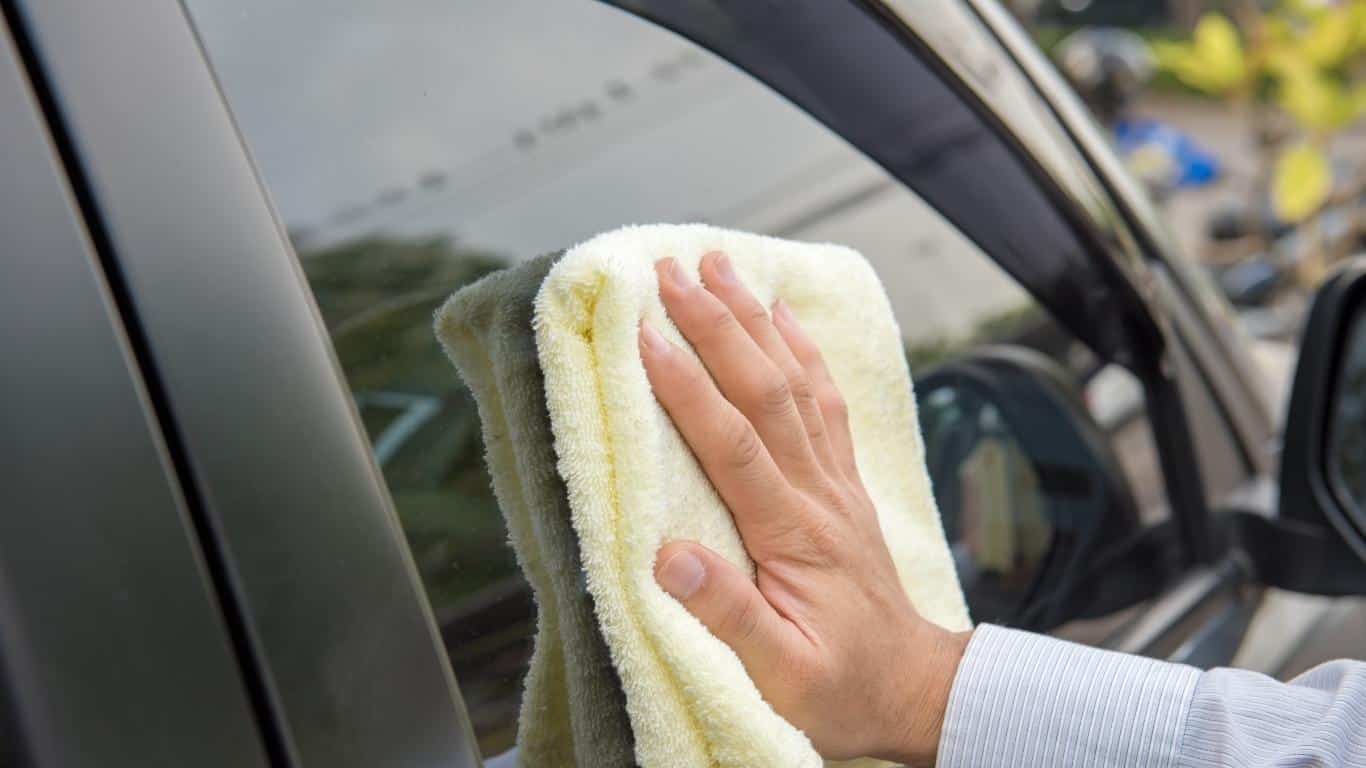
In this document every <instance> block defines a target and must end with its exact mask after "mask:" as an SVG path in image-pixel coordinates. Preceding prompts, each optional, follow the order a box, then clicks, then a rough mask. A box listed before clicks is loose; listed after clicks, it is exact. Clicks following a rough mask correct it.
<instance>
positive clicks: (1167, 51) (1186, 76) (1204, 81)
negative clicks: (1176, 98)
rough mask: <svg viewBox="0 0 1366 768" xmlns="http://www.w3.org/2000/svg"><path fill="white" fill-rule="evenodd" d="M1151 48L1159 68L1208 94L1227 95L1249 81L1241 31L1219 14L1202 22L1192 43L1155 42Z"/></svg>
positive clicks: (1212, 15) (1203, 17)
mask: <svg viewBox="0 0 1366 768" xmlns="http://www.w3.org/2000/svg"><path fill="white" fill-rule="evenodd" d="M1150 47H1151V50H1152V53H1153V58H1154V59H1155V60H1156V61H1157V65H1158V66H1159V67H1161V68H1163V69H1165V70H1167V71H1169V72H1171V73H1172V74H1174V75H1176V77H1177V78H1178V79H1179V80H1181V81H1182V82H1184V83H1186V84H1187V85H1189V86H1191V87H1192V88H1197V89H1199V90H1202V91H1205V92H1206V93H1210V94H1215V95H1219V94H1223V93H1227V92H1229V91H1231V90H1233V89H1235V88H1237V87H1238V86H1239V85H1241V84H1242V83H1243V81H1244V79H1245V78H1246V74H1247V67H1246V64H1245V62H1244V60H1243V46H1242V43H1241V42H1240V41H1239V39H1238V30H1237V29H1236V28H1234V26H1233V23H1232V22H1231V21H1229V20H1228V19H1227V18H1226V17H1224V16H1222V15H1220V14H1217V13H1207V14H1205V15H1204V16H1202V17H1201V18H1200V21H1199V22H1198V23H1197V24H1196V25H1195V33H1194V35H1193V36H1192V37H1191V40H1190V42H1189V43H1182V42H1175V41H1154V42H1153V43H1152V44H1151V46H1150Z"/></svg>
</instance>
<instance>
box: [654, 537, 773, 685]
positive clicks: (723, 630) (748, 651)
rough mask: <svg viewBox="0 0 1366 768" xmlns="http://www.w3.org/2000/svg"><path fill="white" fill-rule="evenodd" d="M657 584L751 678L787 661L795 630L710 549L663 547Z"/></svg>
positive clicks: (693, 544)
mask: <svg viewBox="0 0 1366 768" xmlns="http://www.w3.org/2000/svg"><path fill="white" fill-rule="evenodd" d="M655 580H656V581H658V582H659V586H660V587H662V588H663V589H664V591H665V592H668V593H669V594H670V595H672V596H673V597H674V598H675V599H676V600H678V601H679V602H680V603H682V604H683V607H684V608H687V609H688V612H689V613H691V614H692V615H693V616H695V617H697V620H698V621H700V622H702V624H703V625H704V626H705V627H706V628H707V629H708V630H710V631H711V633H712V634H713V635H716V636H717V637H718V638H720V640H721V642H723V643H725V644H726V645H729V646H730V647H731V649H732V650H734V651H735V654H736V655H737V656H739V657H740V661H741V662H742V663H744V665H745V669H746V670H748V672H749V674H750V676H751V677H755V678H757V677H759V676H760V675H762V674H763V671H762V670H763V667H765V665H767V664H771V663H772V662H773V660H775V659H781V658H786V657H788V654H785V653H783V652H782V650H783V645H784V644H785V643H787V642H791V641H792V639H793V638H792V633H794V632H795V631H796V629H795V628H794V627H793V626H792V625H791V624H790V623H788V621H787V620H786V619H784V618H783V617H782V616H781V615H779V614H778V612H777V611H776V610H774V609H773V606H772V605H770V604H769V602H768V600H767V599H766V598H765V597H764V595H763V593H762V592H760V591H759V588H758V587H757V586H755V584H754V582H752V581H750V580H749V577H748V576H747V575H745V573H744V572H743V571H741V570H740V569H739V568H736V567H735V566H734V565H731V564H730V563H729V562H728V561H727V560H726V559H725V558H723V557H721V556H720V555H718V554H716V553H715V552H713V551H711V550H710V549H707V548H706V547H704V546H702V545H701V544H698V543H696V542H691V541H674V542H669V543H668V544H665V545H664V546H663V547H661V548H660V550H659V553H658V555H657V556H656V558H655Z"/></svg>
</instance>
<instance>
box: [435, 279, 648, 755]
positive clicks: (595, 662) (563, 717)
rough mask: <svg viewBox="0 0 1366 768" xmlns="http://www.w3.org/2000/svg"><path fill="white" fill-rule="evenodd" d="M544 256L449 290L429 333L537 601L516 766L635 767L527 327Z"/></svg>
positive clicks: (622, 705)
mask: <svg viewBox="0 0 1366 768" xmlns="http://www.w3.org/2000/svg"><path fill="white" fill-rule="evenodd" d="M556 257H557V255H556V254H550V255H547V256H542V257H539V258H536V259H532V260H531V261H527V262H524V263H522V264H520V265H518V266H516V267H513V268H511V269H506V270H503V271H501V272H495V273H494V274H492V275H489V276H487V277H485V278H484V279H482V280H480V281H478V282H476V283H473V284H471V285H469V286H466V287H465V288H463V289H461V290H460V291H457V292H456V294H455V295H454V296H452V297H451V298H450V300H449V301H447V302H446V304H445V305H444V306H443V307H442V308H441V309H440V310H439V311H438V312H437V313H436V335H437V337H438V338H439V339H440V340H441V343H442V345H443V346H444V347H445V349H446V353H447V355H449V356H450V358H451V360H452V361H453V362H454V363H455V365H456V368H457V369H459V371H460V374H461V377H462V378H463V379H464V380H465V383H466V384H467V385H468V386H469V388H470V390H471V392H473V394H474V399H475V402H476V404H477V407H478V409H479V421H480V424H481V425H482V430H483V436H484V447H485V452H486V459H487V462H488V467H489V474H490V475H491V476H492V479H493V488H494V494H495V495H496V496H497V498H498V506H499V508H500V509H501V510H502V512H503V517H504V519H505V520H506V521H507V526H508V537H509V538H510V539H511V541H512V545H513V550H514V552H515V553H516V555H517V560H518V564H519V565H520V566H521V568H522V570H523V572H524V573H525V574H526V577H527V581H528V582H529V583H530V585H531V588H532V593H533V596H534V598H535V601H536V605H537V631H536V639H535V644H534V647H533V651H532V657H531V663H530V666H529V669H528V671H527V678H526V681H525V684H524V688H523V697H522V711H521V717H520V719H519V721H518V734H517V735H518V761H519V763H520V764H521V765H524V766H557V767H558V766H579V768H598V767H599V766H602V767H603V768H628V767H629V766H633V765H634V764H635V760H634V758H633V750H632V742H631V728H630V724H629V722H628V721H627V719H626V712H625V700H624V696H623V694H622V690H621V685H620V683H619V682H618V680H617V676H616V674H615V671H614V670H613V668H612V665H611V662H610V659H609V657H608V654H607V648H606V646H605V645H604V643H603V639H602V636H601V634H600V633H599V631H598V628H597V624H596V623H595V622H594V621H593V608H592V601H591V598H590V596H589V595H588V594H587V593H586V592H585V591H584V589H583V588H582V586H581V579H580V574H581V573H582V571H581V568H580V566H579V552H578V544H577V541H576V540H575V537H574V532H573V529H572V528H571V527H570V522H569V503H568V500H567V498H566V496H565V489H564V483H563V482H561V480H560V478H559V476H558V475H557V474H556V472H555V454H554V450H553V448H552V447H551V440H552V438H551V433H550V417H549V415H548V414H547V412H546V406H545V388H544V384H543V383H542V379H541V371H540V367H539V366H538V364H537V361H536V341H535V337H534V335H533V332H532V328H531V314H532V302H533V300H534V298H535V296H536V291H537V289H539V288H540V286H541V281H542V279H543V278H544V277H545V275H546V272H548V271H549V270H550V267H551V265H552V264H553V263H554V260H555V258H556Z"/></svg>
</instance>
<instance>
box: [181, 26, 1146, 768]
mask: <svg viewBox="0 0 1366 768" xmlns="http://www.w3.org/2000/svg"><path fill="white" fill-rule="evenodd" d="M189 7H190V10H191V12H192V15H193V18H194V21H195V23H196V26H197V27H198V29H199V32H200V35H201V36H202V39H203V40H204V43H205V45H206V47H207V49H208V52H209V56H210V59H211V61H212V63H213V65H214V67H215V69H216V71H217V74H218V76H219V78H220V81H221V83H222V86H223V88H224V91H225V93H226V95H227V98H228V101H229V104H230V106H231V107H232V109H233V112H234V115H235V117H236V119H237V121H238V122H239V124H240V126H241V128H242V130H243V132H244V134H245V137H246V139H247V142H248V144H249V146H250V148H251V151H252V153H253V154H254V156H255V158H256V160H257V163H258V165H259V167H260V170H261V173H262V175H263V177H264V179H265V182H266V185H267V187H268V188H269V190H270V193H271V195H272V197H273V199H274V201H275V204H276V206H277V208H278V209H279V212H280V215H281V216H282V218H283V219H284V221H285V223H286V226H287V227H288V229H289V232H290V235H291V238H292V240H293V241H294V244H295V247H296V250H297V252H298V254H299V258H300V261H301V263H302V265H303V269H304V272H305V274H306V275H307V278H308V281H309V283H310V285H311V286H312V288H313V290H314V293H315V296H316V298H317V301H318V304H319V306H320V308H321V310H322V313H323V317H324V319H325V321H326V324H327V327H328V330H329V332H330V333H331V335H332V338H333V342H334V344H335V345H336V348H337V354H338V356H339V358H340V360H341V364H342V367H343V369H344V370H345V374H346V377H347V380H348V381H349V383H350V385H351V388H352V391H353V393H354V396H355V398H356V402H357V405H358V407H359V409H360V412H361V415H362V418H363V420H364V424H365V428H366V430H367V432H368V433H369V436H370V439H371V441H372V443H373V445H374V450H375V453H376V456H377V459H378V461H379V463H380V465H381V467H382V468H383V471H384V476H385V479H386V480H387V482H388V485H389V489H390V491H391V492H392V494H393V497H394V501H395V503H396V506H397V508H398V512H399V515H400V517H401V521H402V524H403V527H404V530H405V532H406V533H407V536H408V541H409V543H410V545H411V546H412V549H413V553H414V556H415V559H416V561H417V564H418V567H419V569H420V570H421V573H422V577H423V580H424V582H425V584H426V586H427V591H428V595H429V598H430V599H431V602H432V605H433V608H434V612H435V614H436V617H437V619H438V621H439V622H440V624H441V631H442V635H443V638H444V640H445V642H446V644H447V648H448V650H449V652H450V656H451V661H452V665H453V667H454V670H455V673H456V676H457V679H458V680H459V682H460V685H461V689H462V692H463V694H464V697H465V701H466V704H467V705H468V706H469V708H470V711H471V716H472V719H473V721H474V725H475V729H476V731H477V734H478V737H479V740H480V745H481V748H482V749H483V751H484V753H485V754H493V753H496V752H499V751H502V750H504V749H506V748H508V747H509V746H511V743H512V740H513V738H514V736H515V725H516V724H515V717H516V713H517V706H518V696H519V694H520V675H521V674H522V673H523V671H524V669H525V663H526V659H527V656H528V653H529V650H530V648H529V643H530V639H531V636H532V633H533V630H534V622H535V617H534V615H533V612H534V611H533V608H532V605H531V603H530V599H529V594H528V591H527V588H526V586H525V584H524V582H523V581H522V580H521V577H520V575H519V574H518V572H517V570H516V565H515V562H514V560H513V558H512V555H511V551H510V549H509V548H508V547H507V546H506V545H505V539H506V532H505V531H504V529H503V526H502V521H501V518H500V516H499V513H498V510H497V507H496V504H495V502H494V500H493V496H492V493H491V491H490V489H489V483H488V479H487V476H486V474H485V471H484V469H483V464H482V458H481V447H480V438H479V429H478V422H477V417H476V414H475V410H474V406H473V403H472V400H471V398H470V396H469V394H468V392H467V391H466V390H465V388H464V387H463V386H462V385H461V384H460V383H459V381H458V380H457V378H456V376H455V373H454V371H453V369H452V367H451V364H450V363H449V362H448V360H447V359H446V357H445V355H444V354H443V353H442V352H441V350H440V348H439V346H438V345H437V343H436V341H435V339H434V338H433V337H432V332H431V316H432V312H433V310H434V309H435V308H436V306H437V305H438V304H439V303H440V302H441V301H442V300H443V299H444V298H445V297H446V296H447V295H449V294H450V293H451V292H452V291H453V290H454V289H455V288H457V287H458V286H460V285H463V284H465V283H467V282H469V281H471V280H473V279H475V278H477V277H479V276H480V275H482V274H484V273H486V272H488V271H489V270H492V269H495V268H497V267H499V266H500V265H504V264H509V263H514V262H517V261H520V260H523V259H527V258H530V257H533V256H535V255H538V254H540V253H544V252H548V251H552V250H557V249H561V248H565V247H567V246H572V245H573V244H575V243H577V242H580V241H582V240H584V239H586V238H588V237H590V236H591V235H593V234H595V233H597V232H600V231H603V230H607V229H612V228H615V227H618V226H621V225H624V224H630V223H647V222H686V221H705V222H710V223H713V224H718V225H721V226H727V227H734V228H739V229H744V230H750V231H755V232H762V233H767V234H773V235H778V236H782V237H788V238H793V239H799V240H809V241H832V242H839V243H843V244H847V245H849V246H852V247H854V248H856V249H858V250H859V251H861V252H862V253H864V254H865V255H866V256H867V257H868V258H869V259H870V261H871V262H872V263H873V265H874V267H875V268H876V269H877V270H878V272H879V273H880V275H881V276H882V279H883V281H884V284H885V285H886V288H887V291H888V293H889V295H890V297H891V300H892V305H893V308H894V310H895V312H896V314H897V317H898V320H899V322H900V325H901V328H902V331H903V333H904V334H905V338H906V349H907V354H908V355H909V357H910V359H911V361H912V370H913V373H915V374H916V375H919V373H920V372H922V371H924V370H928V369H929V368H930V367H932V366H934V365H936V364H938V363H941V362H943V361H944V360H948V359H952V358H953V357H955V356H957V355H961V354H962V353H963V352H964V351H965V350H967V349H969V348H972V347H974V346H977V345H980V344H983V343H987V342H992V343H1010V344H1020V345H1025V346H1030V347H1033V348H1036V349H1039V350H1041V351H1044V352H1045V353H1046V354H1048V355H1049V356H1051V357H1053V358H1054V359H1057V360H1059V361H1061V362H1062V363H1063V365H1064V368H1065V369H1066V370H1067V371H1068V372H1069V373H1071V374H1073V375H1075V376H1076V377H1077V380H1078V382H1079V386H1081V387H1084V388H1085V387H1089V384H1088V382H1096V381H1099V380H1100V378H1101V375H1102V373H1103V368H1102V367H1101V366H1099V365H1098V364H1097V363H1096V361H1095V360H1094V358H1093V356H1091V355H1090V354H1089V353H1088V352H1087V351H1086V350H1085V348H1084V347H1082V346H1081V345H1079V344H1078V343H1076V342H1075V341H1074V340H1073V339H1072V338H1071V337H1070V336H1069V335H1067V334H1066V333H1064V332H1062V331H1061V330H1060V329H1059V328H1058V327H1057V326H1056V324H1054V323H1053V322H1052V321H1051V319H1050V318H1049V317H1048V316H1047V315H1046V314H1045V313H1043V312H1042V311H1041V310H1040V309H1039V308H1038V307H1037V305H1035V304H1034V303H1033V302H1032V301H1031V300H1030V299H1029V297H1028V296H1027V295H1026V294H1025V293H1024V292H1023V290H1022V289H1021V288H1020V287H1019V286H1017V285H1016V284H1015V283H1014V282H1012V281H1011V280H1010V279H1009V278H1008V277H1006V276H1005V275H1004V273H1002V272H1001V271H1000V270H999V269H997V268H996V267H995V266H994V265H993V264H992V263H991V262H990V261H989V260H988V259H986V258H985V257H984V256H983V255H982V254H981V253H980V252H979V251H978V250H977V249H976V248H975V247H974V246H972V245H971V244H970V243H969V242H968V241H967V240H966V239H965V238H964V237H963V236H962V235H960V234H959V233H958V232H957V231H956V230H955V229H953V228H952V227H951V226H950V225H949V224H947V223H946V222H945V221H944V220H942V219H941V218H940V217H939V216H937V215H936V214H935V213H934V212H933V211H932V210H931V209H929V208H928V207H927V206H926V205H925V204H924V203H922V202H921V201H920V200H919V199H918V198H917V197H915V196H914V195H913V194H911V193H910V192H909V191H908V190H906V189H905V188H904V187H902V186H900V185H899V184H898V183H896V182H895V181H894V180H893V179H891V178H890V177H889V176H888V175H887V174H886V173H885V172H883V171H882V170H881V169H880V168H878V167H877V166H875V165H873V164H872V163H871V162H869V161H868V160H867V159H865V158H864V157H863V156H861V155H860V154H859V153H858V152H856V151H855V150H853V149H852V148H851V147H850V146H849V145H847V144H846V143H845V142H844V141H842V140H841V139H839V138H838V137H836V136H834V135H832V134H831V133H830V132H829V131H827V130H826V129H824V128H823V127H821V126H820V125H818V124H817V123H815V122H814V121H813V120H811V119H810V118H808V117H807V116H806V115H805V114H803V113H801V112H799V111H798V110H796V109H795V108H794V107H792V106H791V105H789V104H788V103H787V102H785V101H784V100H782V99H781V98H779V97H777V96H776V95H774V94H773V93H772V92H770V91H768V90H767V89H766V88H764V87H763V86H761V85H759V84H757V83H755V82H754V81H752V80H751V79H749V78H748V77H747V76H745V75H743V74H742V73H740V72H738V71H737V70H735V69H734V68H732V67H731V66H730V65H728V64H726V63H725V62H723V61H721V60H719V59H717V58H716V57H715V56H713V55H711V54H710V53H707V52H705V51H703V50H701V49H700V48H698V47H696V46H693V45H691V44H690V43H688V42H686V41H684V40H682V39H680V38H678V37H676V36H674V35H672V34H670V33H668V32H665V31H663V30H660V29H658V28H655V27H652V26H650V25H649V24H647V23H645V22H643V21H641V20H639V19H636V18H634V17H631V16H627V15H625V14H623V13H621V12H619V11H617V10H615V9H613V8H611V7H609V6H607V5H605V4H602V3H598V2H591V1H590V0H500V1H499V2H496V3H495V2H487V3H468V2H451V1H450V0H413V1H412V2H406V3H401V4H394V3H381V4H376V3H371V2H362V1H361V0H327V2H323V0H300V1H298V2H293V3H277V2H273V1H272V0H232V1H231V2H228V0H190V2H189ZM1087 391H1088V400H1090V401H1091V406H1092V407H1093V409H1095V410H1097V412H1099V413H1104V414H1108V415H1107V416H1105V417H1104V418H1108V419H1110V420H1111V422H1112V424H1111V425H1110V426H1112V427H1113V430H1114V431H1115V432H1116V433H1118V432H1119V431H1120V430H1129V429H1137V430H1139V431H1142V430H1145V429H1146V421H1145V420H1144V419H1143V418H1142V415H1143V411H1142V399H1141V392H1139V391H1138V390H1137V388H1128V389H1126V388H1125V387H1123V386H1109V387H1098V388H1097V389H1096V394H1095V395H1094V397H1090V396H1089V395H1090V389H1089V388H1088V390H1087ZM1135 425H1137V426H1135ZM1132 442H1134V445H1135V446H1136V447H1135V448H1134V449H1133V450H1132V451H1131V453H1132V454H1133V455H1134V456H1135V457H1136V458H1135V459H1134V461H1133V464H1134V466H1137V467H1140V469H1139V470H1138V471H1140V472H1148V471H1149V469H1146V468H1145V467H1147V468H1155V467H1156V461H1155V459H1153V458H1152V457H1151V456H1147V455H1143V453H1144V451H1148V452H1151V444H1150V442H1148V443H1144V442H1143V441H1142V440H1137V441H1132ZM994 450H995V454H994V455H993V454H991V451H989V450H987V449H985V448H984V449H983V451H984V453H982V454H981V455H979V456H978V457H977V459H976V461H978V462H979V463H980V464H983V465H987V464H990V463H992V462H998V461H1005V462H1009V461H1010V455H1011V454H1010V450H1011V449H1010V444H1009V441H1008V440H1004V439H1003V440H1002V441H1001V442H1000V443H999V444H998V445H997V446H996V448H995V449H994ZM992 471H995V470H988V469H983V470H980V472H981V473H982V474H981V475H980V477H987V476H988V475H990V473H991V472H992ZM1153 471H1155V469H1154V470H1153ZM977 477H978V476H977V475H974V474H973V472H971V471H968V472H967V475H966V476H965V478H964V480H963V481H962V482H963V483H964V485H965V487H968V488H969V490H972V492H973V493H974V494H976V496H977V497H978V498H979V502H978V509H979V510H982V511H981V512H980V514H979V515H978V517H977V520H978V522H977V524H976V525H975V527H971V533H970V534H964V535H970V536H972V537H975V538H974V541H975V542H976V543H975V544H973V545H972V551H973V552H974V553H975V556H976V558H977V560H978V567H980V568H983V569H989V568H996V567H1004V564H1005V563H1006V562H1007V561H1010V562H1015V561H1017V560H1022V559H1023V560H1025V561H1027V560H1029V559H1030V558H1032V557H1034V553H1035V552H1036V551H1037V549H1038V547H1039V546H1041V544H1040V542H1041V541H1043V540H1044V538H1046V536H1047V532H1046V531H1043V530H1041V529H1038V528H1037V526H1035V525H1033V524H1032V523H1028V520H1030V519H1032V518H1031V517H1030V514H1031V513H1030V512H1029V511H1028V510H1027V509H1021V510H1019V512H1018V517H1019V519H1020V520H1022V521H1025V522H1023V523H1022V525H1023V526H1024V529H1022V530H1020V531H1018V532H1016V533H1014V534H1011V535H1010V536H1007V537H1005V538H1002V537H1001V532H1000V531H999V530H997V529H996V528H994V527H993V525H992V524H991V523H990V522H989V521H990V515H989V514H988V512H987V511H986V510H987V508H988V506H989V505H990V504H991V503H995V502H994V501H992V499H995V498H997V497H999V495H1000V494H996V496H992V495H991V493H990V492H989V491H990V490H991V488H989V487H988V486H990V485H991V482H995V481H987V480H982V479H974V478H977ZM1010 477H1011V478H1015V477H1016V476H1015V475H1010ZM1019 478H1025V476H1024V475H1020V476H1019ZM1006 482H1007V483H1010V482H1016V480H1015V479H1011V480H1008V481H1006ZM1019 482H1027V479H1019ZM1136 485H1137V484H1136ZM1145 487H1146V488H1149V489H1150V490H1151V493H1152V494H1156V496H1155V498H1157V499H1158V501H1159V505H1160V493H1161V491H1160V489H1161V483H1160V478H1157V477H1155V476H1154V477H1150V478H1148V480H1147V481H1146V484H1145ZM996 490H998V491H999V490H1000V489H999V488H996Z"/></svg>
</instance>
